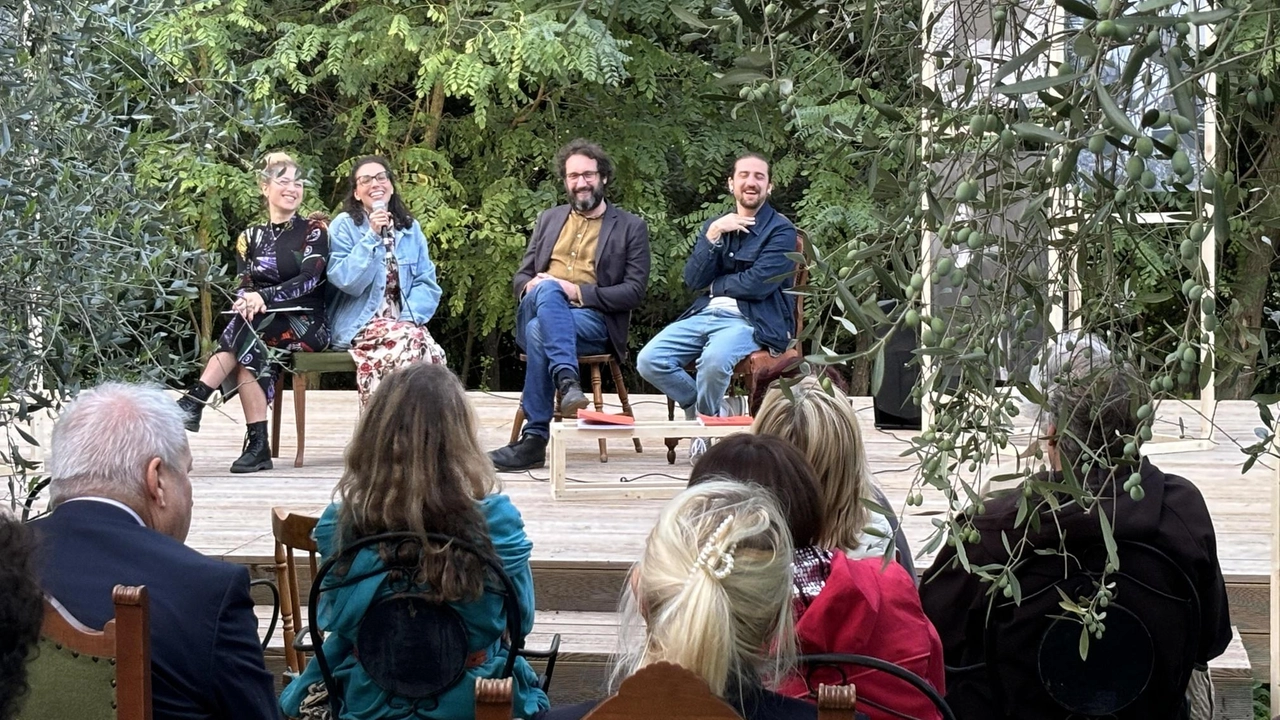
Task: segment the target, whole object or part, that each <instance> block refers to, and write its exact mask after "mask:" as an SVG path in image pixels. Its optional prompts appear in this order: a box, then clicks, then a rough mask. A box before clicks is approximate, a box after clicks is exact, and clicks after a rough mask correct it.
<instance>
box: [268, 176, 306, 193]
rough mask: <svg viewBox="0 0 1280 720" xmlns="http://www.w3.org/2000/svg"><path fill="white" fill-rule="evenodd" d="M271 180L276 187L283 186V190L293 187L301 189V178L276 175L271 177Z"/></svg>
mask: <svg viewBox="0 0 1280 720" xmlns="http://www.w3.org/2000/svg"><path fill="white" fill-rule="evenodd" d="M271 182H273V183H275V186H276V187H278V188H283V189H285V190H288V189H289V188H294V189H295V190H301V189H302V180H301V179H299V178H286V177H277V178H271Z"/></svg>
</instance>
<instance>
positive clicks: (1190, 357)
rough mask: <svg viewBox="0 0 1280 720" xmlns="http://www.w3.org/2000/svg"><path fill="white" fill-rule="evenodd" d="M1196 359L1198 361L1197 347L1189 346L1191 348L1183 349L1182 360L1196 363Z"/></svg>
mask: <svg viewBox="0 0 1280 720" xmlns="http://www.w3.org/2000/svg"><path fill="white" fill-rule="evenodd" d="M1195 361H1196V349H1195V348H1191V347H1189V348H1187V349H1185V350H1183V351H1182V362H1185V363H1194V362H1195Z"/></svg>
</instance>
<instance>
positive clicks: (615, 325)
mask: <svg viewBox="0 0 1280 720" xmlns="http://www.w3.org/2000/svg"><path fill="white" fill-rule="evenodd" d="M555 165H556V167H555V169H556V173H557V174H559V176H560V180H561V181H562V182H563V183H564V190H565V193H567V195H568V199H569V202H568V204H566V205H558V206H556V207H553V208H551V209H550V210H547V211H546V212H544V213H542V214H541V215H539V216H538V222H537V223H536V224H535V225H534V226H533V235H532V236H531V237H530V238H529V247H528V248H527V249H526V250H525V253H524V259H523V260H521V261H520V269H519V270H517V271H516V275H515V279H514V280H513V281H512V288H513V289H514V290H515V296H516V301H517V302H518V303H519V304H520V305H519V307H518V308H517V310H516V344H517V345H519V346H520V348H521V349H522V350H524V352H525V355H526V356H527V358H528V360H527V362H526V363H525V366H524V392H523V394H522V395H521V396H520V404H521V407H523V408H524V415H525V419H526V422H525V426H524V429H523V430H522V432H521V435H520V439H519V440H518V441H516V442H514V443H511V444H509V445H506V446H505V447H501V448H498V449H497V450H493V451H492V452H490V453H489V457H490V458H491V459H492V460H493V464H494V467H496V468H498V469H499V470H502V471H514V470H531V469H533V468H540V467H542V466H543V465H544V464H546V461H547V438H548V437H550V433H551V418H552V416H553V415H554V413H555V410H556V408H555V407H554V405H555V396H556V393H557V392H558V393H559V394H560V407H559V410H560V414H561V415H562V416H564V417H570V418H571V417H574V416H575V415H577V413H578V411H579V410H581V409H583V408H585V407H586V406H587V396H586V395H585V394H583V392H582V386H581V384H580V382H579V376H578V356H579V355H599V354H603V353H609V354H612V355H613V356H615V357H617V358H618V359H620V360H625V359H626V357H627V329H628V327H629V326H630V324H631V311H632V310H634V309H636V308H637V307H639V306H640V303H641V302H643V301H644V296H645V293H646V292H647V291H648V288H649V227H648V226H647V225H645V222H644V220H641V219H640V218H638V217H636V216H635V215H632V214H631V213H629V212H627V211H625V210H623V209H622V208H619V207H618V206H616V205H613V204H612V203H607V202H605V199H604V197H605V191H606V190H607V189H608V186H609V183H611V182H613V163H612V162H611V161H610V160H609V156H608V155H607V154H605V151H604V150H603V149H601V147H600V146H599V145H596V144H595V143H592V142H587V141H586V140H574V141H573V142H571V143H569V144H568V145H565V146H564V147H562V148H560V151H559V152H557V153H556V159H555Z"/></svg>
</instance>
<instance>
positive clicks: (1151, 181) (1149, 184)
mask: <svg viewBox="0 0 1280 720" xmlns="http://www.w3.org/2000/svg"><path fill="white" fill-rule="evenodd" d="M1138 182H1140V183H1142V187H1144V188H1146V189H1148V190H1150V189H1151V188H1154V187H1155V186H1156V174H1155V173H1153V172H1151V171H1150V170H1144V171H1143V172H1142V177H1140V178H1138Z"/></svg>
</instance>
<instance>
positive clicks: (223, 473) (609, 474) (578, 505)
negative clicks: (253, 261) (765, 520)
mask: <svg viewBox="0 0 1280 720" xmlns="http://www.w3.org/2000/svg"><path fill="white" fill-rule="evenodd" d="M471 398H472V401H473V404H474V406H475V408H476V412H477V416H478V418H479V424H480V439H481V444H482V445H483V446H484V447H485V448H494V447H498V446H501V445H503V444H505V443H506V442H507V439H508V436H509V434H510V432H511V421H512V418H513V416H514V413H515V407H516V403H517V395H516V394H514V393H483V392H472V393H471ZM632 398H633V399H632V404H633V407H634V408H635V411H636V414H637V415H638V416H639V417H641V418H652V419H665V418H666V403H665V400H664V398H662V396H658V395H633V396H632ZM307 399H308V403H307V420H308V430H307V436H308V437H307V452H306V465H305V466H304V467H302V468H294V467H293V463H292V461H293V452H294V448H295V447H296V445H295V438H294V423H293V417H292V396H291V393H288V392H286V393H285V396H284V398H283V400H284V403H285V405H284V414H283V419H282V425H283V428H282V433H281V453H280V454H281V457H280V458H278V459H277V460H276V469H275V470H272V471H269V472H263V473H256V474H252V475H232V474H230V473H228V472H227V467H228V466H229V465H230V463H231V461H232V460H234V459H235V458H236V456H238V454H239V451H240V445H241V441H242V438H243V435H242V433H243V425H242V424H241V419H240V409H239V406H238V404H237V403H235V402H232V403H230V404H228V405H227V406H225V407H223V408H220V409H219V410H218V411H210V412H207V413H206V414H205V420H204V425H203V428H202V430H201V432H200V433H199V434H196V435H192V436H191V444H192V451H193V454H194V456H195V471H194V473H193V476H192V479H193V483H194V492H195V516H194V518H193V520H192V527H191V536H190V538H189V540H188V543H189V544H190V545H191V546H192V547H195V548H196V549H198V550H200V551H201V552H204V553H206V554H209V555H214V556H221V557H229V558H231V557H236V556H240V557H243V556H246V555H250V556H254V555H256V556H262V557H268V556H270V554H271V542H270V540H271V536H270V531H271V528H270V523H269V515H268V511H269V508H270V507H271V506H273V505H283V506H288V507H291V508H296V509H298V510H301V511H306V512H316V511H318V510H319V509H321V508H323V507H324V505H325V504H327V503H328V502H329V501H330V500H331V498H332V492H333V487H334V485H335V484H336V482H337V479H338V477H339V476H340V475H341V472H342V451H343V448H344V447H345V445H346V443H347V442H348V440H349V439H350V437H351V434H352V430H353V428H354V425H355V421H356V401H355V395H354V393H351V392H342V391H311V392H308V393H307ZM606 401H607V402H608V403H609V405H610V407H613V408H616V407H617V406H616V404H615V402H614V398H613V396H606ZM854 404H855V407H856V408H857V409H858V417H859V419H860V420H861V421H862V425H863V433H864V437H865V438H866V443H867V449H868V456H869V461H870V464H871V467H872V469H873V471H874V472H875V475H876V480H877V482H878V483H879V484H880V486H881V487H882V488H883V489H884V491H885V494H886V495H887V496H888V498H889V500H890V501H891V502H892V503H893V505H894V508H895V509H896V510H898V511H899V512H900V514H901V515H902V518H903V527H904V529H905V530H906V532H907V535H908V537H909V539H910V540H911V542H912V545H913V547H920V546H923V544H924V542H925V540H926V538H927V537H928V536H929V535H930V534H931V532H932V530H933V526H932V524H931V522H930V519H931V516H933V515H936V514H937V513H938V512H939V511H941V510H943V509H944V508H945V505H944V503H945V501H944V500H943V498H942V497H941V495H940V494H939V493H931V492H926V493H925V504H924V506H923V507H919V508H909V509H908V508H905V507H904V505H903V503H904V498H905V497H906V494H907V491H908V490H909V488H910V483H911V479H912V477H913V476H914V468H913V467H912V465H911V459H910V458H903V457H900V454H901V453H902V451H903V450H904V449H905V448H906V447H907V439H908V438H909V437H910V436H911V435H912V434H913V433H910V432H892V433H891V432H885V431H879V430H876V429H875V428H874V427H873V426H872V417H871V401H870V398H856V399H855V400H854ZM1173 409H1178V410H1181V411H1182V412H1180V413H1174V412H1166V411H1165V410H1173ZM1179 416H1181V417H1182V418H1183V420H1184V422H1185V423H1186V426H1187V427H1188V429H1189V432H1190V431H1191V430H1190V429H1192V428H1194V427H1198V425H1197V423H1198V421H1197V420H1196V418H1195V417H1194V414H1193V412H1192V411H1191V409H1189V408H1185V407H1182V408H1168V409H1162V413H1161V420H1162V421H1163V422H1162V424H1163V425H1165V426H1166V427H1169V428H1170V430H1171V431H1174V432H1176V429H1177V426H1176V422H1177V419H1178V418H1179ZM1215 422H1216V423H1217V425H1218V427H1219V431H1218V432H1217V433H1215V438H1216V440H1217V444H1216V445H1215V446H1214V447H1213V449H1211V450H1207V451H1196V452H1184V453H1173V454H1163V455H1159V456H1157V457H1155V458H1154V461H1155V462H1156V463H1157V464H1158V465H1159V466H1160V467H1161V468H1163V469H1164V470H1166V471H1167V472H1174V473H1178V474H1181V475H1185V476H1187V477H1189V478H1191V480H1192V481H1194V482H1195V483H1196V484H1197V486H1199V488H1200V490H1201V492H1202V493H1203V494H1204V496H1205V500H1206V502H1207V503H1208V506H1209V510H1210V512H1211V513H1212V515H1213V518H1214V524H1215V526H1216V529H1217V535H1218V550H1219V556H1220V559H1221V563H1222V567H1223V572H1224V573H1225V574H1226V575H1227V576H1228V578H1229V579H1231V580H1238V581H1254V582H1265V581H1266V577H1267V574H1268V572H1269V570H1268V565H1269V562H1270V540H1269V537H1270V536H1269V532H1270V528H1269V510H1270V495H1269V492H1268V490H1269V487H1270V482H1271V479H1272V477H1273V475H1272V474H1271V472H1270V468H1269V467H1268V465H1269V463H1267V464H1264V463H1259V464H1257V465H1256V466H1255V467H1253V468H1252V469H1251V470H1250V471H1249V472H1248V473H1247V474H1241V472H1240V471H1241V468H1242V467H1243V463H1244V459H1245V458H1244V456H1243V454H1241V452H1240V450H1239V446H1243V445H1248V444H1251V443H1253V442H1255V438H1254V434H1253V428H1254V427H1256V426H1257V425H1259V424H1260V423H1259V422H1258V418H1257V411H1256V408H1255V407H1254V406H1253V404H1252V403H1249V402H1224V403H1221V404H1220V405H1219V408H1218V412H1217V416H1216V418H1215ZM1016 440H1023V442H1025V439H1023V438H1015V441H1016ZM665 453H666V448H665V447H663V445H662V444H661V443H660V442H656V441H646V445H645V451H644V453H642V454H637V453H636V452H635V451H634V449H633V448H632V447H631V445H630V443H629V442H623V441H618V442H612V443H610V447H609V462H608V463H600V462H599V460H598V457H597V450H596V443H595V441H593V440H582V441H579V442H576V443H574V444H572V445H571V446H570V448H569V476H570V481H571V482H573V481H579V482H582V481H586V482H592V483H618V482H621V481H627V480H635V479H642V478H644V477H647V476H658V477H662V476H674V477H675V478H678V479H681V480H683V479H686V478H687V477H688V473H689V465H688V462H687V444H686V443H683V442H682V444H681V446H680V448H679V450H678V451H677V453H678V455H677V461H676V464H675V465H668V464H667V462H666V459H665ZM1010 468H1011V466H1008V467H1006V468H1004V469H1000V470H995V471H993V474H994V472H1007V471H1008V470H1009V469H1010ZM499 477H500V478H501V479H502V481H503V484H504V486H505V491H506V492H507V493H508V494H509V495H511V497H512V498H513V500H514V501H515V503H516V505H517V507H519V508H520V511H521V512H522V513H523V515H524V518H525V523H526V525H527V527H528V531H529V534H530V536H531V538H532V539H533V541H534V557H535V558H536V559H539V560H548V561H564V562H574V563H577V562H600V561H616V562H621V563H626V562H629V561H630V560H631V559H633V558H635V557H636V555H637V553H638V552H639V550H640V548H641V546H642V544H643V541H644V536H645V534H646V533H647V532H648V530H649V528H650V527H651V525H652V523H653V521H654V519H655V518H656V516H657V513H658V510H659V508H661V506H662V501H660V500H626V501H622V500H619V501H596V500H591V501H578V500H573V501H555V500H552V498H551V493H550V488H549V485H548V483H547V471H546V470H545V469H543V470H539V471H533V472H530V473H509V474H502V475H500V476H499ZM904 510H909V511H908V512H902V511H904Z"/></svg>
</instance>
